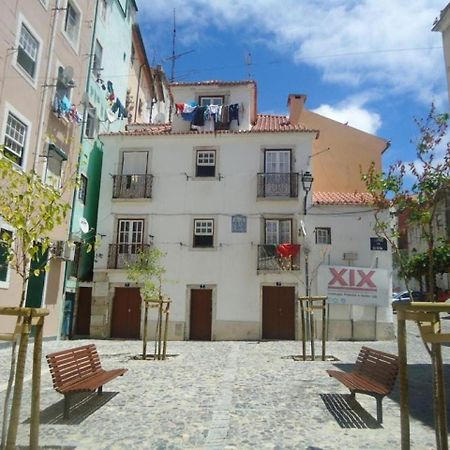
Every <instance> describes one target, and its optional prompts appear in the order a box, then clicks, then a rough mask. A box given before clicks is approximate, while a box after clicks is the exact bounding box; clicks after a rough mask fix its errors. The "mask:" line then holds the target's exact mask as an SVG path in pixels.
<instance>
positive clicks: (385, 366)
mask: <svg viewBox="0 0 450 450" xmlns="http://www.w3.org/2000/svg"><path fill="white" fill-rule="evenodd" d="M327 373H328V375H329V376H330V377H333V378H336V379H337V380H338V381H340V382H341V383H342V384H344V385H345V386H346V387H347V388H348V389H350V393H351V395H352V397H355V394H366V395H371V396H372V397H375V398H376V400H377V420H378V422H379V423H382V422H383V410H382V405H381V402H382V400H383V397H384V396H386V395H388V394H389V393H390V392H391V391H392V389H393V388H394V385H395V380H396V378H397V373H398V356H396V355H392V354H390V353H385V352H382V351H379V350H375V349H373V348H369V347H362V348H361V351H360V352H359V355H358V358H357V360H356V363H355V367H354V369H353V370H352V371H351V372H342V371H340V370H327Z"/></svg>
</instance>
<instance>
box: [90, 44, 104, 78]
mask: <svg viewBox="0 0 450 450" xmlns="http://www.w3.org/2000/svg"><path fill="white" fill-rule="evenodd" d="M102 58H103V47H102V46H101V45H100V42H98V41H97V40H96V41H95V51H94V63H93V67H92V70H93V72H94V75H95V76H96V77H100V75H101V71H102V69H103V68H102Z"/></svg>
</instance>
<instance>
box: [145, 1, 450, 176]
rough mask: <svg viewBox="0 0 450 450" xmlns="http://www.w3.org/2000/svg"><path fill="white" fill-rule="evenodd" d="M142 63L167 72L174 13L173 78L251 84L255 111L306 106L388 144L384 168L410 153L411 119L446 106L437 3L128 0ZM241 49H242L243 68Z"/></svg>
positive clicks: (442, 3)
mask: <svg viewBox="0 0 450 450" xmlns="http://www.w3.org/2000/svg"><path fill="white" fill-rule="evenodd" d="M137 4H138V8H139V12H138V22H139V24H140V26H141V31H142V34H143V36H144V41H145V44H146V49H147V54H148V57H149V60H150V63H151V64H152V65H155V64H163V66H164V68H165V70H166V73H167V75H168V76H170V73H171V63H170V60H168V59H167V58H168V57H170V56H171V54H172V30H173V10H174V8H175V11H176V23H177V38H176V49H175V53H176V54H177V55H178V54H182V53H185V52H190V53H186V54H185V55H183V56H180V57H179V58H178V59H177V60H176V66H175V80H176V81H203V80H213V79H214V80H244V79H249V78H251V79H254V80H256V81H257V83H258V109H259V112H260V113H274V114H287V107H286V102H287V96H288V94H290V93H300V94H306V95H307V96H308V100H307V104H306V106H307V108H308V109H310V110H315V111H317V112H319V113H321V114H323V115H326V116H328V117H331V118H333V119H335V120H338V121H341V122H349V125H353V126H355V127H357V128H360V129H363V130H364V131H368V132H371V133H374V134H376V135H378V136H381V137H383V138H386V139H390V140H391V148H390V149H389V150H388V151H387V152H386V153H385V156H384V160H383V163H384V166H385V167H387V165H389V164H390V163H392V162H394V161H397V160H403V161H410V160H413V159H414V147H413V144H411V142H410V141H411V139H414V137H415V136H417V127H416V126H415V124H414V122H413V118H414V117H425V116H426V114H427V113H428V111H429V108H430V105H431V102H432V101H433V102H434V103H435V104H436V105H437V107H438V110H440V111H447V110H448V108H449V106H448V100H447V98H448V97H447V84H446V79H445V64H444V55H443V50H442V37H441V33H438V32H432V31H431V28H432V26H433V21H434V19H435V18H436V17H438V16H439V13H440V10H441V9H443V8H444V7H445V5H446V2H445V1H443V0H440V1H438V0H233V1H229V0H208V1H207V0H189V1H186V0H151V1H150V0H137ZM248 54H251V64H246V61H247V62H250V61H249V58H248V56H247V55H248Z"/></svg>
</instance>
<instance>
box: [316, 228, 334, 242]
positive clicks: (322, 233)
mask: <svg viewBox="0 0 450 450" xmlns="http://www.w3.org/2000/svg"><path fill="white" fill-rule="evenodd" d="M315 234H316V244H331V228H323V227H316V229H315Z"/></svg>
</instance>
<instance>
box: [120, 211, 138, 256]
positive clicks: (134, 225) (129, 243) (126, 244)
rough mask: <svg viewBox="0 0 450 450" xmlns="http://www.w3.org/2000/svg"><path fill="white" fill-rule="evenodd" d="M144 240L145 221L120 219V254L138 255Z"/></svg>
mask: <svg viewBox="0 0 450 450" xmlns="http://www.w3.org/2000/svg"><path fill="white" fill-rule="evenodd" d="M143 239H144V220H143V219H120V220H119V228H118V235H117V243H118V244H119V253H122V254H123V253H131V254H135V253H138V251H140V250H141V249H142V244H143V242H144V241H143Z"/></svg>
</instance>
